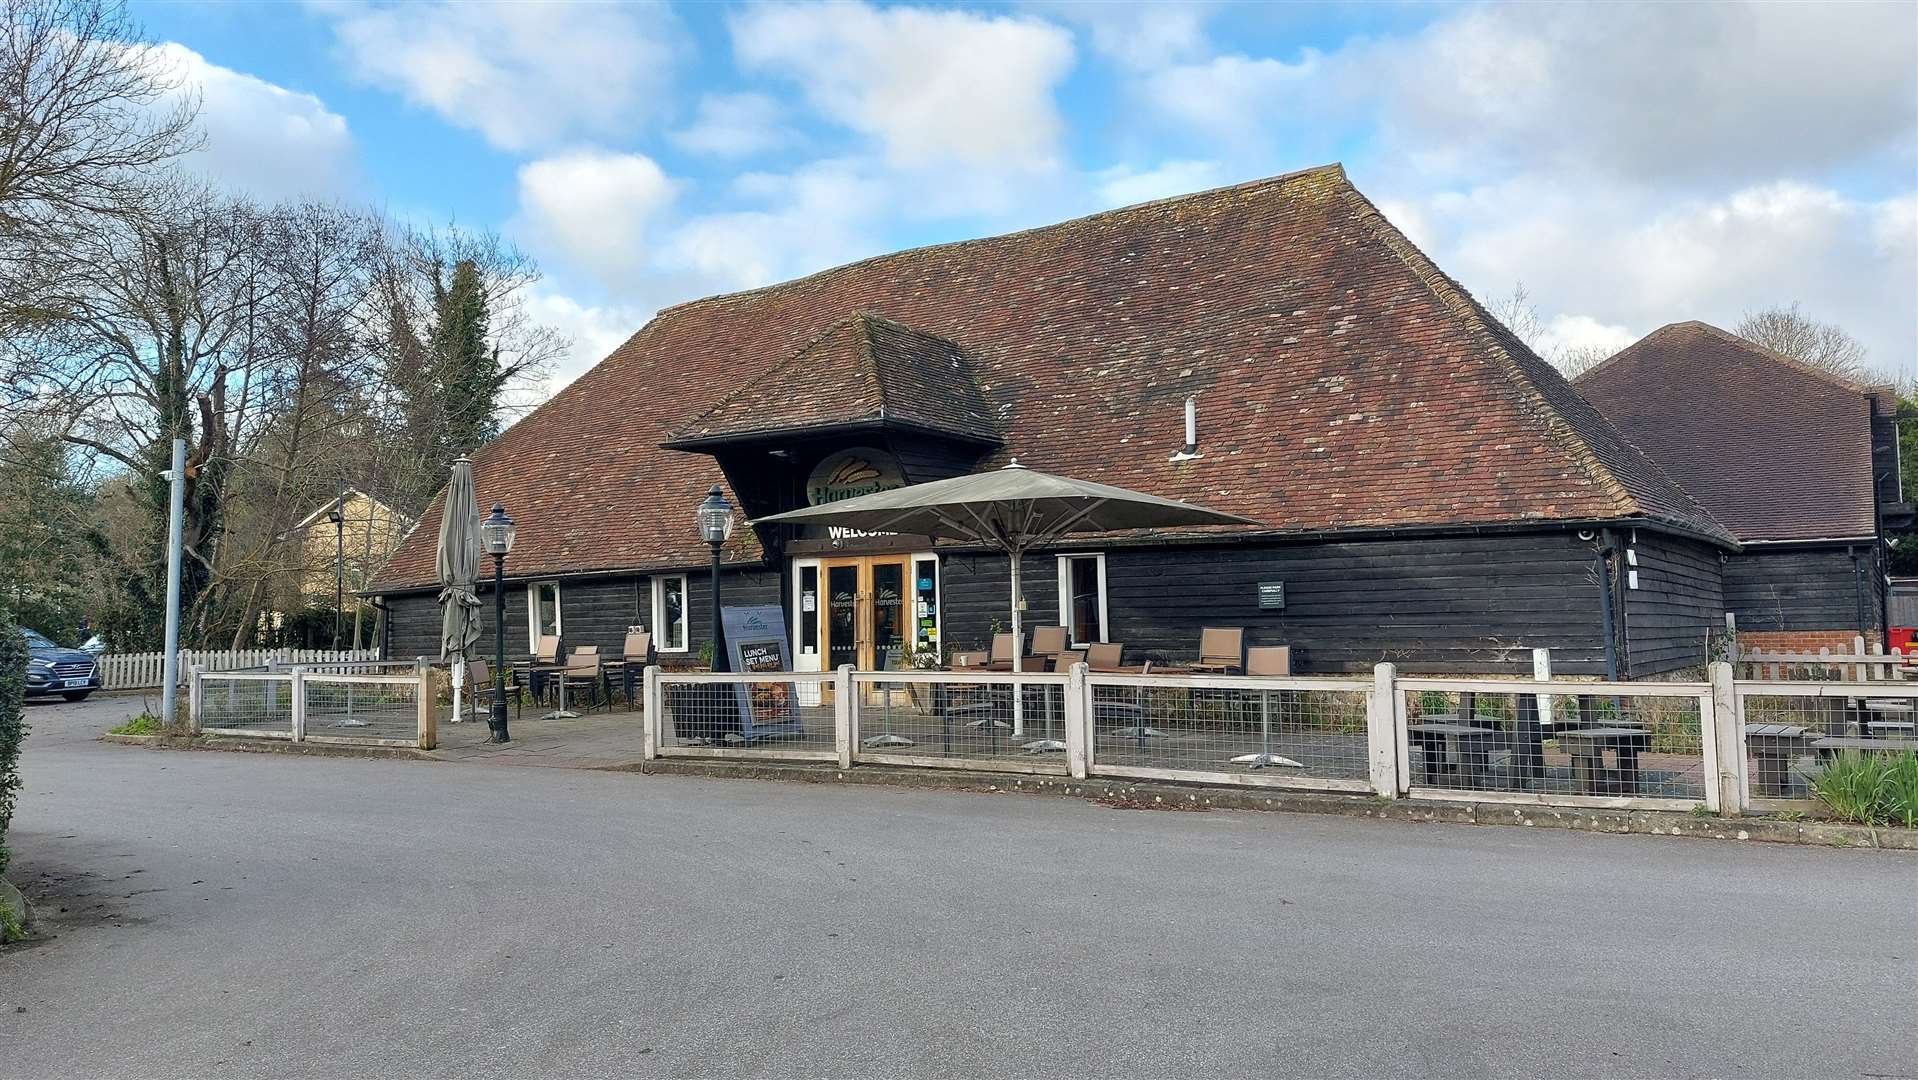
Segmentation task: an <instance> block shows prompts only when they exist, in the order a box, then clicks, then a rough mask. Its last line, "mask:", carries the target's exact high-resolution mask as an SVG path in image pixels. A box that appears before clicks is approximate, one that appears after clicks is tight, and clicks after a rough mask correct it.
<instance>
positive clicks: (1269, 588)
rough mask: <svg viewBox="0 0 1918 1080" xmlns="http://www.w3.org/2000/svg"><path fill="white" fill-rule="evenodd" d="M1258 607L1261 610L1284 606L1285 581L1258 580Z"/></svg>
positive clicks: (1272, 609)
mask: <svg viewBox="0 0 1918 1080" xmlns="http://www.w3.org/2000/svg"><path fill="white" fill-rule="evenodd" d="M1259 607H1260V609H1261V610H1266V611H1274V610H1283V609H1284V608H1285V582H1283V581H1261V582H1259Z"/></svg>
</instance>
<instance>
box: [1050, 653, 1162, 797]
mask: <svg viewBox="0 0 1918 1080" xmlns="http://www.w3.org/2000/svg"><path fill="white" fill-rule="evenodd" d="M1065 692H1066V771H1067V772H1068V773H1070V774H1071V776H1072V778H1073V779H1074V780H1084V779H1085V778H1086V765H1087V764H1088V755H1087V754H1086V748H1087V746H1088V745H1089V744H1090V743H1091V741H1092V740H1091V734H1092V728H1091V726H1090V725H1088V724H1087V723H1086V718H1087V717H1088V716H1091V715H1092V709H1091V708H1090V707H1089V705H1088V702H1087V695H1088V694H1089V693H1091V690H1090V689H1089V688H1088V687H1087V686H1086V664H1085V662H1084V661H1080V662H1079V663H1076V664H1074V665H1072V669H1071V671H1070V672H1068V673H1067V675H1066V686H1065ZM1139 722H1140V723H1141V724H1143V723H1145V719H1144V718H1143V717H1141V718H1140V720H1139Z"/></svg>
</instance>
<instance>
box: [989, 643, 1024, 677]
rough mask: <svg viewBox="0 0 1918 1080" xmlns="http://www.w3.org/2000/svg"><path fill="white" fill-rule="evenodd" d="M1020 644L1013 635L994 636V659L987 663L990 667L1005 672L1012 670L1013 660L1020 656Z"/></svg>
mask: <svg viewBox="0 0 1918 1080" xmlns="http://www.w3.org/2000/svg"><path fill="white" fill-rule="evenodd" d="M1018 652H1019V644H1018V643H1017V642H1016V641H1015V639H1014V638H1013V636H1012V635H1011V634H994V635H992V658H991V659H990V660H988V661H986V664H987V666H988V667H991V668H994V669H1001V670H1005V671H1011V670H1012V658H1013V657H1014V656H1016V655H1018Z"/></svg>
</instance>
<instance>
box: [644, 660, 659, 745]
mask: <svg viewBox="0 0 1918 1080" xmlns="http://www.w3.org/2000/svg"><path fill="white" fill-rule="evenodd" d="M639 685H640V688H639V695H640V696H639V700H640V706H639V710H640V717H639V730H640V742H639V756H640V757H641V758H643V759H645V760H647V761H651V760H653V759H654V758H656V757H658V756H659V719H660V709H659V665H658V664H648V665H646V670H645V671H644V672H642V673H641V675H640V684H639Z"/></svg>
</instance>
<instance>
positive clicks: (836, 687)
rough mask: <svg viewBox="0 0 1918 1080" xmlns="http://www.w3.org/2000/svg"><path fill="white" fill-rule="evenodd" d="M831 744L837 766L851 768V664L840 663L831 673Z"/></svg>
mask: <svg viewBox="0 0 1918 1080" xmlns="http://www.w3.org/2000/svg"><path fill="white" fill-rule="evenodd" d="M832 746H833V749H834V750H837V751H838V752H839V767H840V768H842V769H850V768H852V746H853V742H852V665H851V664H841V665H839V667H838V668H837V669H836V670H834V671H833V673H832Z"/></svg>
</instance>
